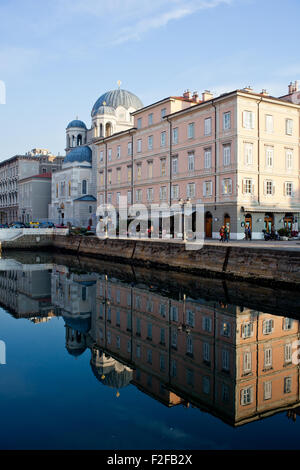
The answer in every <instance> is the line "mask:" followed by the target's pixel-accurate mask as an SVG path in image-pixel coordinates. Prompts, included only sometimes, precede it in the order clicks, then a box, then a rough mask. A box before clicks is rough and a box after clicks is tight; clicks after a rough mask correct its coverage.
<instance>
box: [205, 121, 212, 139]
mask: <svg viewBox="0 0 300 470" xmlns="http://www.w3.org/2000/svg"><path fill="white" fill-rule="evenodd" d="M204 135H211V118H210V117H209V118H206V119H204Z"/></svg>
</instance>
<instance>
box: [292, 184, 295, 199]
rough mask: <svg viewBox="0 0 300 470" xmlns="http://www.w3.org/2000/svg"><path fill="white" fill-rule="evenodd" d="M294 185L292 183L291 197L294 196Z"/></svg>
mask: <svg viewBox="0 0 300 470" xmlns="http://www.w3.org/2000/svg"><path fill="white" fill-rule="evenodd" d="M294 188H295V186H294V183H292V197H295V189H294Z"/></svg>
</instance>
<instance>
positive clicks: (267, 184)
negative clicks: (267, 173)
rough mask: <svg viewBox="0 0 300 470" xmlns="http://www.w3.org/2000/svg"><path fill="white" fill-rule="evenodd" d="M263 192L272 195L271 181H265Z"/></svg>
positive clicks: (272, 185) (272, 186)
mask: <svg viewBox="0 0 300 470" xmlns="http://www.w3.org/2000/svg"><path fill="white" fill-rule="evenodd" d="M265 194H266V195H267V196H272V195H273V194H274V184H273V181H269V180H266V181H265Z"/></svg>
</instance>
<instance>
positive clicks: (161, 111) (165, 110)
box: [137, 108, 167, 129]
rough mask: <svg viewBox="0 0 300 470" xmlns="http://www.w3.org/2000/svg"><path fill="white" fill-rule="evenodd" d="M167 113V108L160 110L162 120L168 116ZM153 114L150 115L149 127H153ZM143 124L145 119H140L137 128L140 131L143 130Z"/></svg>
mask: <svg viewBox="0 0 300 470" xmlns="http://www.w3.org/2000/svg"><path fill="white" fill-rule="evenodd" d="M166 113H167V109H166V108H162V109H161V110H160V117H161V120H162V119H163V118H164V117H165V116H166ZM153 123H154V122H153V113H150V114H148V126H152V124H153ZM142 124H143V118H138V119H137V128H138V129H141V128H142Z"/></svg>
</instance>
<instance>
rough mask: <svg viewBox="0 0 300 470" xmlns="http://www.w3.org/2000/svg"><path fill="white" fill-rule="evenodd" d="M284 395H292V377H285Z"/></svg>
mask: <svg viewBox="0 0 300 470" xmlns="http://www.w3.org/2000/svg"><path fill="white" fill-rule="evenodd" d="M283 391H284V393H291V391H292V377H284V387H283Z"/></svg>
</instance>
